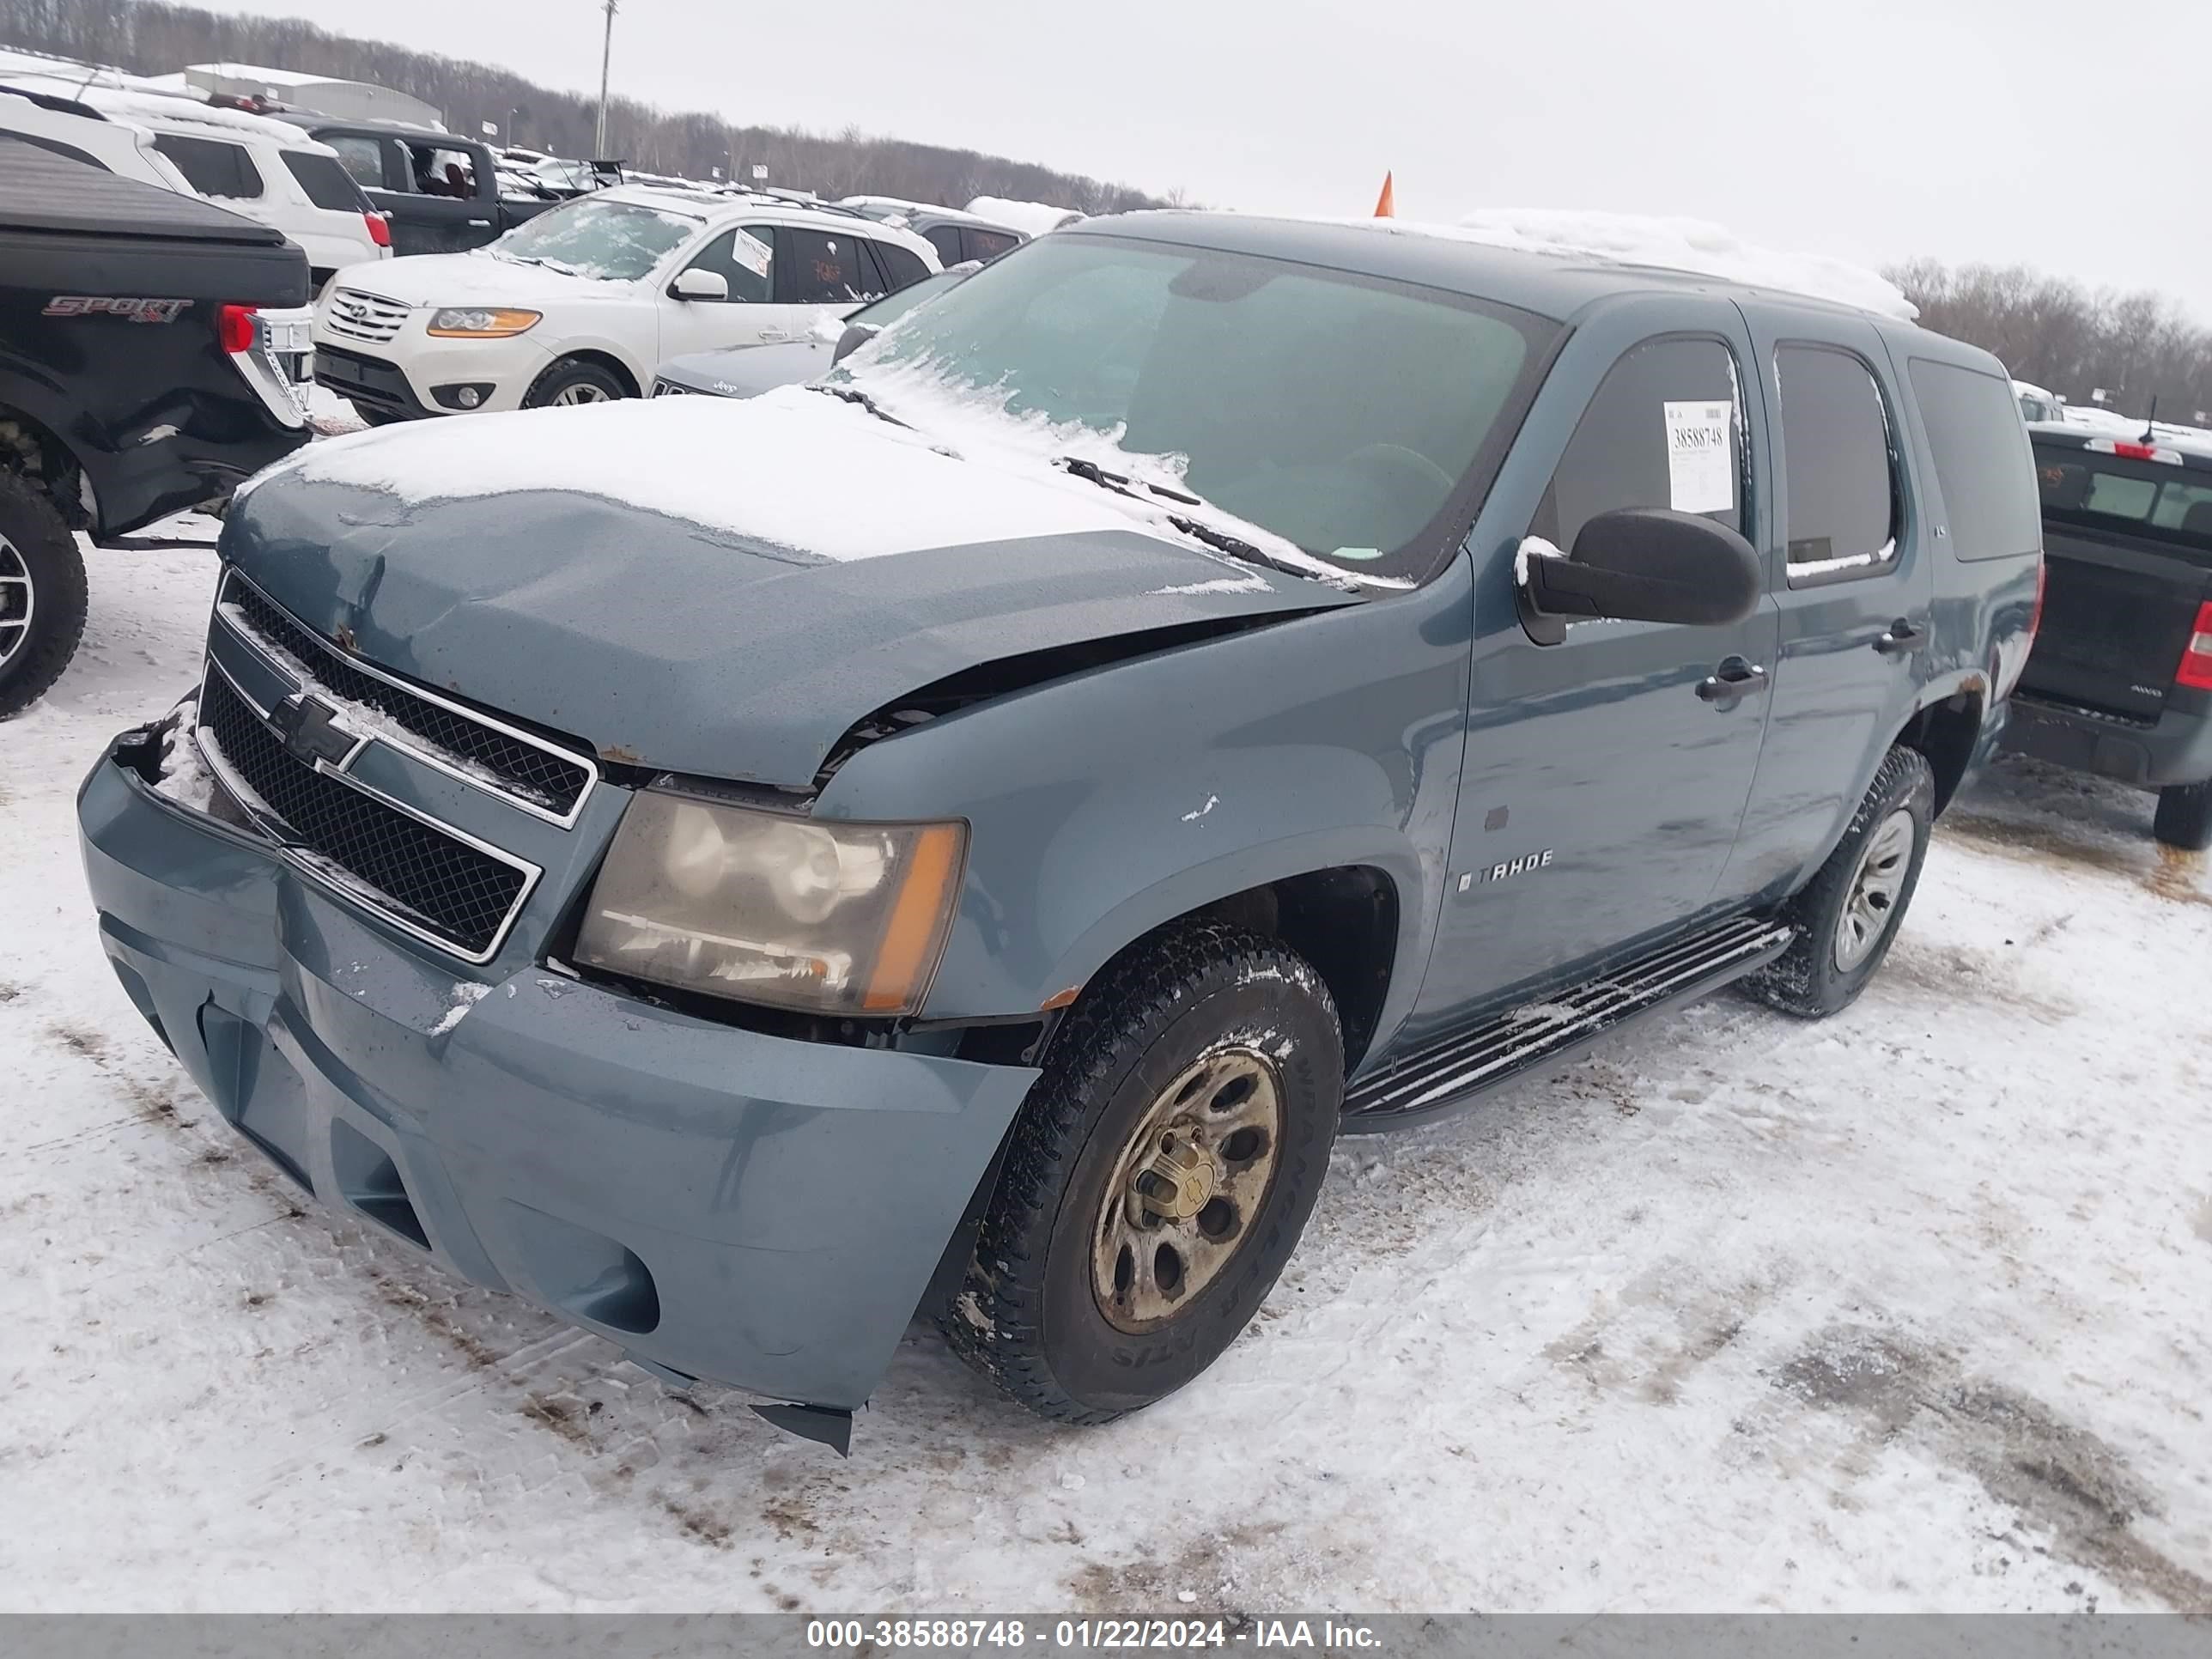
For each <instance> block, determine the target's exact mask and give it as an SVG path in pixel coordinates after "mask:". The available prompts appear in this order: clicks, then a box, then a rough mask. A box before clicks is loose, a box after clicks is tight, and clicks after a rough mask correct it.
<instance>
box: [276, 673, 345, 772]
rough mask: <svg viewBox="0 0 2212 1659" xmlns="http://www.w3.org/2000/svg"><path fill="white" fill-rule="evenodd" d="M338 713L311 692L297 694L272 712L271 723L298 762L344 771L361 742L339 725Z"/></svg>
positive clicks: (278, 705) (285, 700) (286, 699)
mask: <svg viewBox="0 0 2212 1659" xmlns="http://www.w3.org/2000/svg"><path fill="white" fill-rule="evenodd" d="M337 720H338V711H337V709H335V708H331V705H330V704H328V703H326V702H324V701H323V700H322V699H321V698H320V697H319V696H315V695H314V694H313V692H311V691H295V692H294V693H293V694H292V695H291V696H289V697H287V698H285V699H284V701H283V702H280V703H278V704H277V705H276V708H272V709H270V711H269V724H270V726H274V727H275V728H276V735H277V736H278V737H280V738H283V740H284V747H285V749H286V750H287V751H288V752H289V753H290V754H291V756H292V757H293V758H294V759H295V760H299V761H302V762H304V763H307V765H309V766H313V765H314V764H315V763H317V762H318V761H320V762H323V763H325V764H327V765H328V766H329V767H330V768H331V770H333V771H343V769H345V763H346V762H347V761H348V760H349V759H351V758H352V757H353V751H354V750H356V749H357V748H358V747H360V745H361V739H360V738H356V736H354V735H353V733H352V732H349V731H347V730H346V729H345V728H344V727H343V726H340V725H339V724H338V723H337Z"/></svg>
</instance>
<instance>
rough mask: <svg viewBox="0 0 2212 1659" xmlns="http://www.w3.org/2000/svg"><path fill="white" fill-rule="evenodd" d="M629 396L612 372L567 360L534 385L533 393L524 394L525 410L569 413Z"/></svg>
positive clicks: (534, 382) (625, 387) (571, 358)
mask: <svg viewBox="0 0 2212 1659" xmlns="http://www.w3.org/2000/svg"><path fill="white" fill-rule="evenodd" d="M629 395H630V390H629V387H628V386H624V385H623V382H622V380H621V378H620V377H619V376H618V375H617V374H615V373H614V372H613V371H612V370H611V369H606V368H601V367H600V366H599V364H597V363H587V362H580V361H579V360H578V359H576V358H574V357H563V358H562V359H561V361H560V362H556V363H555V364H554V365H553V366H552V367H551V368H548V369H547V370H546V371H545V372H544V374H540V375H539V376H538V378H537V380H534V381H532V383H531V387H530V390H529V391H527V392H524V393H523V394H522V406H523V407H524V408H525V409H555V408H560V409H567V408H572V407H574V405H576V404H607V403H612V402H614V401H615V400H616V399H617V398H627V397H629Z"/></svg>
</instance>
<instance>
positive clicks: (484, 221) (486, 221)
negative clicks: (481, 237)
mask: <svg viewBox="0 0 2212 1659" xmlns="http://www.w3.org/2000/svg"><path fill="white" fill-rule="evenodd" d="M469 222H470V223H471V224H472V225H479V226H481V225H489V224H490V223H491V221H490V220H489V219H471V220H470V221H469Z"/></svg>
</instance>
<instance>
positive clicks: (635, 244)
mask: <svg viewBox="0 0 2212 1659" xmlns="http://www.w3.org/2000/svg"><path fill="white" fill-rule="evenodd" d="M698 228H699V222H698V221H697V220H696V219H687V218H685V217H684V216H683V215H682V214H680V213H663V212H662V211H661V210H659V209H658V208H649V207H641V206H640V205H639V204H637V203H635V202H610V201H607V200H606V199H605V198H604V197H596V196H587V197H583V198H581V199H580V200H578V201H574V202H568V203H566V204H562V206H560V207H556V208H549V209H547V210H545V211H544V212H543V213H541V214H539V215H538V216H537V217H536V218H534V219H531V220H526V222H523V223H521V224H519V225H517V226H516V227H515V228H513V230H510V231H509V232H507V234H506V235H504V236H502V237H501V238H500V239H499V240H497V241H496V242H494V243H493V244H492V245H491V246H492V252H495V253H497V254H500V255H501V256H503V257H505V258H510V259H529V260H534V261H536V262H538V263H539V264H545V265H550V266H551V267H552V268H553V269H554V270H565V271H568V272H569V273H570V274H572V275H574V276H596V277H600V278H603V279H605V280H607V281H610V282H635V280H636V279H637V278H639V277H641V276H646V275H647V274H648V273H649V272H650V271H651V270H653V266H654V265H656V264H659V262H660V259H661V258H662V256H664V255H665V254H666V253H667V252H669V251H670V250H671V248H675V247H677V246H680V245H681V244H682V243H683V242H684V240H685V238H687V237H689V236H690V234H692V233H693V232H694V231H696V230H697V229H698Z"/></svg>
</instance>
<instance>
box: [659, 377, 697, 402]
mask: <svg viewBox="0 0 2212 1659" xmlns="http://www.w3.org/2000/svg"><path fill="white" fill-rule="evenodd" d="M652 395H653V396H654V397H656V398H684V397H690V396H691V395H693V394H692V390H691V388H690V386H678V385H677V384H676V382H675V381H673V380H655V381H654V382H653V393H652Z"/></svg>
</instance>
